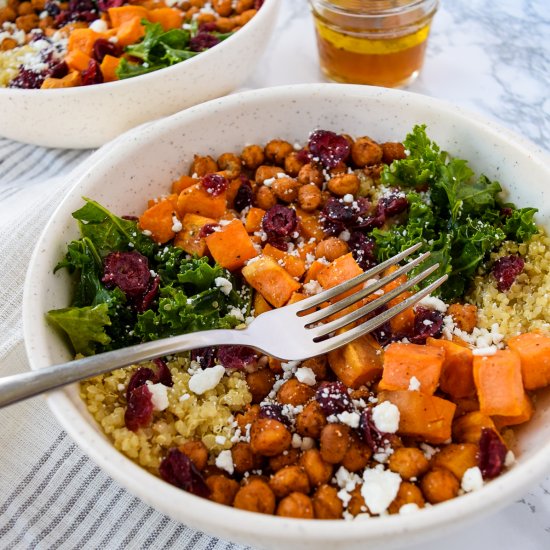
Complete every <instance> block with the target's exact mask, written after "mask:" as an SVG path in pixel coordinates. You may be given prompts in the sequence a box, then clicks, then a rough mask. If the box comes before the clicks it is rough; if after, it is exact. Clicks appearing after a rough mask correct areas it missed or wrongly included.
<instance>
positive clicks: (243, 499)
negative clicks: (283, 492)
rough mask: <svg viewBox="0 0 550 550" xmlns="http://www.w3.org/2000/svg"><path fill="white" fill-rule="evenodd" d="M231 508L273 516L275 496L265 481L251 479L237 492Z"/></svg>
mask: <svg viewBox="0 0 550 550" xmlns="http://www.w3.org/2000/svg"><path fill="white" fill-rule="evenodd" d="M233 506H234V507H235V508H239V509H241V510H248V511H249V512H259V513H260V514H273V513H274V512H275V495H274V494H273V491H272V490H271V488H270V487H269V485H268V484H267V483H266V482H265V481H263V480H262V479H259V478H253V479H250V481H248V482H247V483H246V484H245V485H243V486H242V487H241V488H240V489H239V490H238V491H237V494H236V495H235V500H234V501H233Z"/></svg>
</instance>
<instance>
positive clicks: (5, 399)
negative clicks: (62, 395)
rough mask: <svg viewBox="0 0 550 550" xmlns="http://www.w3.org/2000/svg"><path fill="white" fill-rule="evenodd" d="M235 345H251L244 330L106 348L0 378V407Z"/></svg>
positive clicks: (206, 332) (221, 330)
mask: <svg viewBox="0 0 550 550" xmlns="http://www.w3.org/2000/svg"><path fill="white" fill-rule="evenodd" d="M235 344H237V345H248V346H251V347H254V346H252V345H251V343H250V341H249V333H248V331H247V330H246V329H244V330H234V329H233V330H225V329H220V330H207V331H203V332H194V333H191V334H181V335H179V336H171V337H170V338H163V339H162V340H154V341H152V342H146V343H145V344H138V345H136V346H131V347H128V348H121V349H117V350H114V351H108V352H105V353H100V354H98V355H92V356H90V357H85V358H83V359H76V360H74V361H69V362H68V363H61V364H59V365H53V366H51V367H46V368H43V369H38V370H36V371H32V372H24V373H22V374H14V375H12V376H6V377H4V378H0V408H1V407H5V406H7V405H12V404H13V403H17V402H18V401H22V400H23V399H28V398H29V397H33V396H35V395H38V394H41V393H44V392H47V391H50V390H54V389H56V388H60V387H61V386H66V385H67V384H71V383H73V382H78V381H79V380H84V379H85V378H90V377H92V376H97V375H98V374H103V373H105V372H110V371H113V370H116V369H118V368H121V367H127V366H128V365H133V364H135V363H139V362H141V361H148V360H150V359H155V358H157V357H163V356H165V355H171V354H173V353H177V352H180V351H189V350H192V349H197V348H202V347H210V346H218V345H222V346H223V345H235Z"/></svg>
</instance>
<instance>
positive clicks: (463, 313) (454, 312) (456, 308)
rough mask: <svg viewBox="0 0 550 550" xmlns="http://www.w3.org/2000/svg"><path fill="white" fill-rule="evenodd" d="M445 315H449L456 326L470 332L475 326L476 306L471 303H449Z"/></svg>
mask: <svg viewBox="0 0 550 550" xmlns="http://www.w3.org/2000/svg"><path fill="white" fill-rule="evenodd" d="M447 315H450V316H451V317H452V318H453V321H454V322H455V323H456V324H457V326H458V328H459V329H460V330H463V331H464V332H472V330H474V328H475V327H476V326H477V307H476V306H474V305H472V304H451V305H450V306H449V309H448V310H447Z"/></svg>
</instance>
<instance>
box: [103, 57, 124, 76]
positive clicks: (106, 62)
mask: <svg viewBox="0 0 550 550" xmlns="http://www.w3.org/2000/svg"><path fill="white" fill-rule="evenodd" d="M119 63H120V58H119V57H113V56H112V55H106V56H105V57H104V58H103V61H102V62H101V65H100V68H101V74H102V75H103V81H104V82H114V81H115V80H118V76H117V74H116V70H117V69H118V65H119Z"/></svg>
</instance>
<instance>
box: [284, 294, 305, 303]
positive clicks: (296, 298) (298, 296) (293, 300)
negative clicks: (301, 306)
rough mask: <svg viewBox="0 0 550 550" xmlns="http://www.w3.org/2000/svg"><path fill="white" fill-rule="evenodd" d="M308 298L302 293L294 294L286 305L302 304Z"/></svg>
mask: <svg viewBox="0 0 550 550" xmlns="http://www.w3.org/2000/svg"><path fill="white" fill-rule="evenodd" d="M306 298H307V296H306V295H305V294H302V293H301V292H293V293H292V295H291V296H290V298H289V300H288V302H287V303H286V305H287V306H289V305H291V304H295V303H296V302H301V301H302V300H305V299H306Z"/></svg>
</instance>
